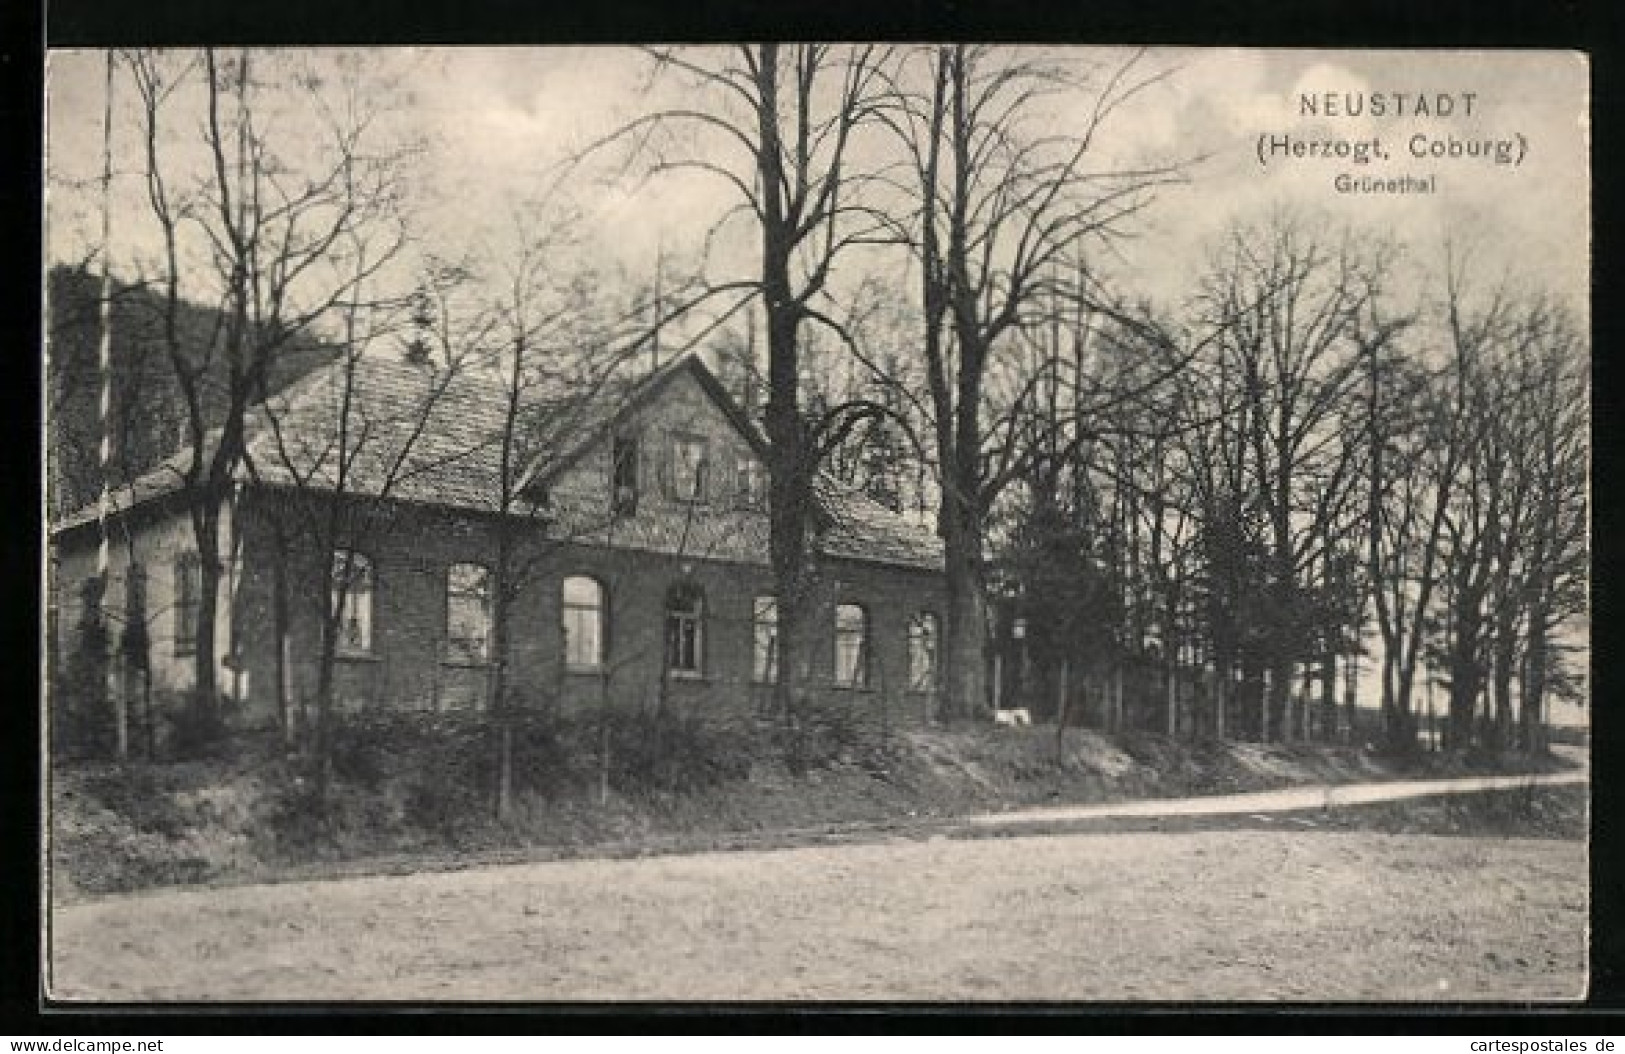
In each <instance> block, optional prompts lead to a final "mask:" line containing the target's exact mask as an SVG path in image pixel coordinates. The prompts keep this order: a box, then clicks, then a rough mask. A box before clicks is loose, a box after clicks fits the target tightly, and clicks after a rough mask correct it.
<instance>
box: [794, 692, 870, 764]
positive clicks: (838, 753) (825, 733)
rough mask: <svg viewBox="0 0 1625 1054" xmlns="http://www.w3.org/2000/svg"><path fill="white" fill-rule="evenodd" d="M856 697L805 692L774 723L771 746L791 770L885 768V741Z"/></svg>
mask: <svg viewBox="0 0 1625 1054" xmlns="http://www.w3.org/2000/svg"><path fill="white" fill-rule="evenodd" d="M861 705H862V703H861V702H860V701H857V700H854V699H851V698H847V697H844V696H834V697H831V696H824V695H817V694H809V695H805V696H803V697H802V698H800V699H799V700H797V703H796V710H795V713H794V714H793V715H791V716H790V717H789V718H787V719H785V720H782V721H780V722H778V723H777V724H775V726H774V731H773V738H774V746H775V748H776V749H777V750H778V752H779V753H780V756H782V757H783V758H784V760H785V763H786V764H787V765H788V766H789V768H790V770H791V771H792V772H794V773H798V774H799V773H803V772H808V771H811V770H813V769H821V768H829V767H831V766H833V765H858V766H860V767H862V768H865V769H868V770H870V771H873V772H883V771H885V769H886V767H887V766H886V762H887V760H888V757H887V755H888V754H889V753H890V750H889V744H887V743H886V742H884V741H883V740H882V738H881V736H880V735H879V734H878V731H877V730H876V729H874V728H873V727H871V726H872V724H873V722H874V720H875V719H874V717H873V715H872V714H869V713H866V712H862V711H860V710H859V709H858V707H859V706H861Z"/></svg>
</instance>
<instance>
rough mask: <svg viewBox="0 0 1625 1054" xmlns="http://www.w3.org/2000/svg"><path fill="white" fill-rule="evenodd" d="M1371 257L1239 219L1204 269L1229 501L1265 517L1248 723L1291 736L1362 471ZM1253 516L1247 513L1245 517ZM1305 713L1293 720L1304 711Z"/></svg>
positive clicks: (1304, 231)
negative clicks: (1326, 573) (1218, 321)
mask: <svg viewBox="0 0 1625 1054" xmlns="http://www.w3.org/2000/svg"><path fill="white" fill-rule="evenodd" d="M1382 266H1383V265H1382V261H1381V258H1380V255H1377V254H1375V253H1373V252H1372V251H1371V250H1369V249H1367V248H1366V247H1364V246H1362V245H1360V244H1359V242H1358V241H1357V240H1356V239H1354V238H1353V237H1352V236H1351V235H1349V234H1344V235H1343V236H1342V238H1341V239H1339V240H1330V239H1323V238H1321V237H1319V236H1317V235H1315V234H1314V233H1313V232H1312V231H1311V230H1310V228H1309V225H1308V222H1307V221H1305V220H1301V219H1298V218H1294V217H1289V216H1280V215H1278V216H1276V217H1273V218H1272V219H1271V220H1269V221H1268V222H1267V223H1266V224H1265V225H1263V226H1260V227H1255V228H1251V229H1248V228H1238V229H1237V230H1235V231H1234V232H1233V233H1232V234H1231V236H1230V239H1229V241H1228V243H1227V245H1226V247H1225V249H1224V251H1223V253H1222V255H1221V256H1219V257H1218V258H1217V259H1216V260H1215V265H1214V270H1213V271H1212V272H1211V273H1210V275H1209V277H1208V279H1207V291H1206V294H1205V295H1206V298H1207V301H1208V304H1209V308H1208V309H1209V310H1210V311H1214V312H1215V313H1216V317H1218V318H1222V319H1223V320H1224V324H1223V331H1224V335H1223V336H1222V337H1221V340H1220V344H1221V347H1222V356H1223V358H1222V365H1223V367H1224V368H1226V369H1228V370H1229V371H1230V372H1231V374H1232V375H1233V377H1234V379H1235V384H1236V398H1237V401H1238V405H1237V413H1238V417H1237V418H1236V424H1237V429H1236V432H1235V433H1234V435H1233V438H1234V443H1229V444H1226V449H1227V450H1229V451H1230V452H1231V453H1233V454H1234V455H1235V461H1236V464H1235V465H1234V466H1233V467H1234V469H1235V470H1236V471H1235V473H1234V474H1233V477H1232V482H1234V483H1235V484H1238V485H1239V489H1236V490H1234V491H1233V492H1232V493H1231V494H1230V496H1229V503H1230V504H1231V505H1232V506H1233V508H1234V509H1235V510H1236V513H1237V514H1238V515H1239V516H1240V517H1241V522H1247V521H1249V520H1253V521H1254V522H1256V523H1257V524H1258V525H1259V526H1260V527H1261V528H1262V530H1261V532H1260V533H1259V534H1258V535H1257V536H1256V537H1255V539H1254V541H1255V543H1256V544H1257V545H1259V546H1261V548H1262V555H1263V557H1264V560H1265V568H1264V574H1265V579H1264V581H1263V582H1262V583H1261V585H1262V587H1263V599H1264V600H1265V602H1264V603H1263V604H1260V605H1257V606H1256V608H1255V614H1257V615H1258V616H1260V617H1262V618H1263V619H1265V620H1266V621H1265V624H1264V625H1261V626H1260V627H1258V629H1259V634H1258V640H1259V642H1260V644H1261V645H1262V646H1263V647H1264V649H1265V653H1266V654H1264V655H1261V656H1260V658H1261V659H1262V665H1261V668H1260V669H1259V670H1258V671H1257V672H1258V673H1260V674H1263V675H1264V676H1265V677H1266V678H1267V689H1266V690H1264V691H1261V692H1260V694H1259V709H1258V711H1257V723H1256V732H1257V735H1258V736H1259V738H1260V739H1261V740H1267V739H1269V738H1270V737H1271V735H1272V732H1273V734H1274V735H1275V736H1276V737H1278V738H1287V737H1289V736H1290V735H1291V734H1292V732H1293V728H1294V722H1293V721H1292V720H1291V717H1292V712H1291V691H1292V686H1293V684H1294V683H1295V681H1296V675H1297V672H1298V669H1297V668H1298V665H1299V664H1300V663H1302V662H1303V661H1305V660H1306V659H1307V658H1308V657H1309V656H1310V655H1311V653H1312V651H1313V650H1314V648H1315V647H1316V641H1315V639H1314V638H1315V634H1314V626H1315V620H1314V618H1313V616H1314V614H1315V611H1314V607H1315V605H1314V603H1313V598H1314V592H1315V586H1316V583H1315V582H1314V580H1313V576H1315V575H1316V574H1318V573H1319V572H1320V571H1321V570H1322V569H1323V568H1325V567H1327V566H1329V560H1330V557H1331V556H1332V555H1333V553H1334V552H1336V551H1337V550H1339V549H1340V548H1342V547H1344V546H1345V543H1346V542H1347V541H1348V539H1349V531H1350V530H1351V529H1352V528H1353V526H1355V525H1356V523H1357V521H1356V520H1354V519H1353V518H1352V517H1351V516H1350V510H1351V508H1352V505H1353V502H1354V501H1355V497H1356V495H1357V494H1358V492H1359V491H1358V484H1359V482H1360V474H1359V467H1360V458H1361V454H1362V451H1361V447H1360V444H1358V443H1355V442H1351V441H1349V438H1348V436H1347V433H1346V430H1345V429H1344V428H1343V427H1342V426H1343V424H1344V421H1343V419H1342V416H1341V414H1342V410H1343V407H1344V404H1345V400H1346V398H1347V397H1348V396H1349V395H1350V394H1351V393H1352V392H1353V391H1354V386H1355V382H1356V380H1357V378H1358V368H1359V365H1360V359H1359V356H1358V354H1357V351H1358V347H1359V345H1358V341H1357V339H1356V336H1357V331H1356V323H1357V320H1358V319H1359V318H1360V317H1361V313H1362V312H1363V311H1364V310H1365V309H1366V306H1367V304H1368V303H1369V302H1370V300H1371V299H1372V298H1373V297H1375V296H1377V295H1379V293H1380V290H1381V284H1382ZM1254 518H1256V519H1254ZM1300 724H1301V722H1300Z"/></svg>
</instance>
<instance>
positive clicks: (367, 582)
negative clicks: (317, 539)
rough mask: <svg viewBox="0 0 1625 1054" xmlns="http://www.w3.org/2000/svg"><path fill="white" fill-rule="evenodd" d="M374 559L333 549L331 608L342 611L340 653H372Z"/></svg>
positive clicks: (339, 635) (346, 550)
mask: <svg viewBox="0 0 1625 1054" xmlns="http://www.w3.org/2000/svg"><path fill="white" fill-rule="evenodd" d="M372 587H373V574H372V561H371V560H369V559H367V557H366V554H364V553H358V552H355V551H354V550H352V549H337V550H334V552H333V584H332V596H331V598H330V602H331V604H332V608H331V610H333V611H336V612H337V613H338V654H340V655H370V654H371V653H372Z"/></svg>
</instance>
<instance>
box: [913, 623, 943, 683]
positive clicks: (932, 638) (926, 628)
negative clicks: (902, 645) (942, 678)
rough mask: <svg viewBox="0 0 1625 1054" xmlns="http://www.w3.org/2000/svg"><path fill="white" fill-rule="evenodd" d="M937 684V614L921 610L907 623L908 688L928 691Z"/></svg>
mask: <svg viewBox="0 0 1625 1054" xmlns="http://www.w3.org/2000/svg"><path fill="white" fill-rule="evenodd" d="M936 686H937V616H935V615H933V614H932V613H931V612H929V611H922V612H920V613H919V614H918V615H915V616H914V617H913V618H912V619H910V620H909V624H908V688H909V691H911V692H929V691H932V690H934V689H935V688H936Z"/></svg>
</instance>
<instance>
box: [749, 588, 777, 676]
mask: <svg viewBox="0 0 1625 1054" xmlns="http://www.w3.org/2000/svg"><path fill="white" fill-rule="evenodd" d="M751 634H752V639H753V641H754V646H753V648H752V651H751V664H750V669H751V678H752V679H753V680H755V681H756V682H757V683H759V684H776V683H777V682H778V679H779V602H778V601H777V600H776V599H774V598H773V597H757V598H756V600H755V602H754V604H753V605H752V607H751Z"/></svg>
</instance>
